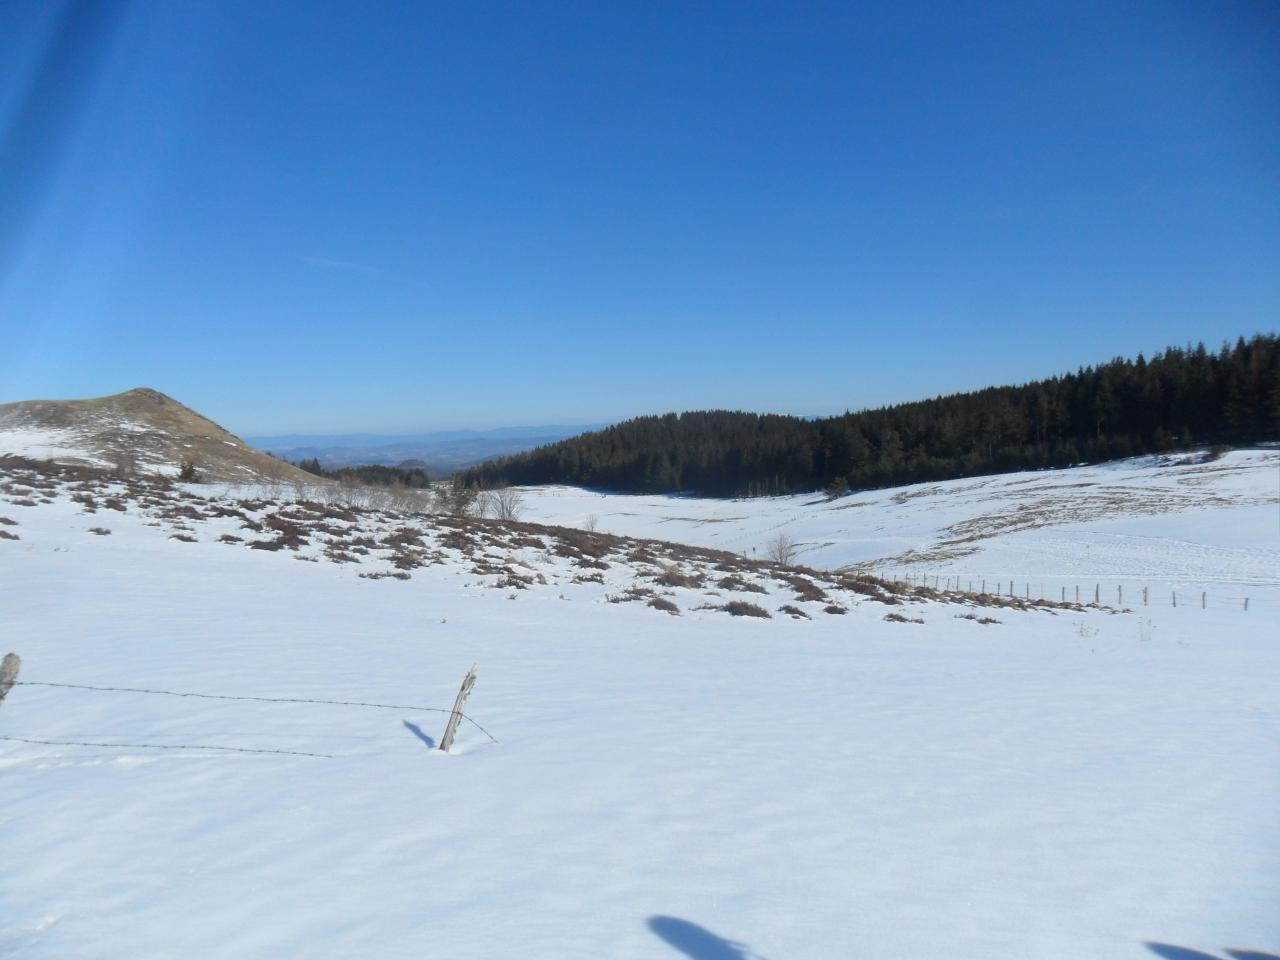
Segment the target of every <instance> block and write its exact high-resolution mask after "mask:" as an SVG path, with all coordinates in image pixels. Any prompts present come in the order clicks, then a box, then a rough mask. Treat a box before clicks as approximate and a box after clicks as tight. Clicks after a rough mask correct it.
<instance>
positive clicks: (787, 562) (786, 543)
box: [764, 532, 800, 567]
mask: <svg viewBox="0 0 1280 960" xmlns="http://www.w3.org/2000/svg"><path fill="white" fill-rule="evenodd" d="M764 549H765V556H766V557H768V558H769V559H770V560H772V561H773V562H774V563H776V564H779V565H780V566H784V567H789V566H791V565H792V564H793V563H795V560H796V554H797V553H798V552H799V550H800V542H799V541H798V540H796V538H795V537H793V536H791V534H789V533H786V532H783V533H780V534H778V535H777V536H776V537H774V538H773V539H772V540H770V541H769V542H768V543H766V544H765V547H764Z"/></svg>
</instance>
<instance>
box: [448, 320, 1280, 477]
mask: <svg viewBox="0 0 1280 960" xmlns="http://www.w3.org/2000/svg"><path fill="white" fill-rule="evenodd" d="M1276 439H1280V338H1277V336H1276V335H1274V334H1267V335H1258V336H1254V337H1253V338H1251V339H1248V340H1246V339H1244V338H1240V339H1238V340H1237V341H1236V342H1235V343H1234V344H1224V345H1223V347H1222V348H1221V349H1220V350H1219V351H1217V352H1211V351H1209V350H1206V349H1205V346H1204V344H1203V343H1200V344H1198V345H1196V346H1194V347H1191V346H1187V347H1185V348H1180V347H1170V348H1169V349H1167V350H1164V351H1163V352H1161V353H1158V354H1156V355H1154V356H1153V357H1152V358H1151V359H1150V360H1148V359H1146V358H1145V357H1143V356H1142V355H1141V354H1139V355H1138V357H1137V358H1136V359H1132V360H1129V359H1124V358H1121V357H1117V358H1116V359H1114V360H1112V361H1110V362H1108V363H1103V364H1099V365H1098V366H1092V367H1082V368H1080V369H1079V370H1077V371H1076V372H1075V373H1067V374H1063V375H1061V376H1056V377H1052V378H1050V379H1047V380H1038V381H1034V382H1031V383H1026V384H1022V385H1020V386H1004V387H988V388H986V389H983V390H976V391H972V392H969V393H958V394H953V395H950V396H943V397H935V398H933V399H930V400H920V401H916V402H913V403H902V404H896V405H894V406H887V407H881V408H879V409H874V410H864V411H860V412H856V413H844V414H842V415H839V416H834V417H826V418H820V419H804V418H800V417H791V416H781V415H777V414H755V413H742V412H738V411H730V410H706V411H696V412H691V413H681V414H675V413H668V414H666V415H664V416H645V417H636V418H635V419H633V420H628V421H626V422H624V423H620V424H617V425H615V426H612V427H608V428H606V429H604V430H598V431H594V432H592V433H587V434H583V435H581V436H578V437H572V438H570V439H567V440H561V441H558V442H556V443H551V444H547V445H545V446H542V447H539V448H537V449H535V450H530V451H527V452H525V453H520V454H515V455H513V456H509V457H503V458H501V459H497V460H493V461H490V462H488V463H484V464H481V465H479V466H477V467H473V468H471V469H469V470H467V471H465V472H464V473H463V474H462V475H461V476H462V479H463V480H464V482H466V483H467V484H468V485H471V486H478V487H497V486H501V485H503V484H505V483H513V484H521V485H524V484H529V485H533V484H548V483H565V484H573V485H577V486H585V487H596V488H600V489H606V490H614V491H619V492H633V493H675V492H684V493H696V494H702V495H707V496H734V497H737V496H760V495H775V494H787V493H803V492H807V491H812V490H818V489H826V490H828V491H829V492H831V493H833V494H838V493H840V492H843V491H844V490H848V489H865V488H871V487H878V486H895V485H898V484H905V483H917V482H921V481H932V480H945V479H951V478H955V477H966V476H973V475H977V474H986V473H1001V472H1007V471H1011V470H1025V469H1036V468H1043V467H1065V466H1069V465H1072V464H1077V463H1097V462H1101V461H1105V460H1114V459H1119V458H1122V457H1129V456H1135V455H1139V454H1145V453H1158V452H1164V451H1170V450H1175V449H1185V448H1188V447H1192V446H1197V445H1204V444H1249V443H1257V442H1260V441H1267V440H1276Z"/></svg>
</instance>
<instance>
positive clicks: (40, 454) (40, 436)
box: [0, 425, 110, 467]
mask: <svg viewBox="0 0 1280 960" xmlns="http://www.w3.org/2000/svg"><path fill="white" fill-rule="evenodd" d="M82 443H83V441H82V440H81V438H80V436H79V435H78V434H77V433H76V432H75V431H72V430H63V429H58V428H57V427H29V426H17V425H12V426H4V427H0V457H26V458H28V459H31V460H77V461H80V462H84V463H89V464H93V465H96V466H103V467H105V466H110V464H108V463H107V462H106V461H105V460H102V459H100V458H98V457H95V456H94V455H93V454H91V453H90V452H89V451H88V450H86V449H85V448H84V447H83V445H82Z"/></svg>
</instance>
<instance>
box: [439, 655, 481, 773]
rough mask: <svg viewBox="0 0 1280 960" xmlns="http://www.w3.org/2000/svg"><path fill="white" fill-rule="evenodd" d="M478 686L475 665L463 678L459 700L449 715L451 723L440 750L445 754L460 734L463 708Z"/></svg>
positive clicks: (446, 729)
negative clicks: (454, 738)
mask: <svg viewBox="0 0 1280 960" xmlns="http://www.w3.org/2000/svg"><path fill="white" fill-rule="evenodd" d="M475 685H476V665H475V664H474V663H473V664H472V665H471V669H470V670H468V671H467V675H466V676H465V677H463V678H462V686H461V688H459V690H458V699H457V700H455V701H453V712H452V713H450V714H449V722H448V724H447V725H446V726H445V728H444V736H443V737H441V738H440V749H441V750H443V751H444V752H445V753H448V752H449V748H450V747H452V746H453V736H454V734H455V733H457V732H458V724H459V723H460V722H461V721H462V707H463V705H464V704H465V703H466V702H467V697H468V696H470V694H471V688H472V687H474V686H475Z"/></svg>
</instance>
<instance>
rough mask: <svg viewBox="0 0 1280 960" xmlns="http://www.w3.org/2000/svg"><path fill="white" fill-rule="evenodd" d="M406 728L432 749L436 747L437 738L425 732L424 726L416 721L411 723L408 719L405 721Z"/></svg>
mask: <svg viewBox="0 0 1280 960" xmlns="http://www.w3.org/2000/svg"><path fill="white" fill-rule="evenodd" d="M404 728H405V729H406V730H408V731H409V732H410V733H412V734H413V735H414V736H415V737H417V738H418V739H419V740H421V741H422V742H423V743H425V744H426V745H427V746H428V747H430V748H431V749H432V750H434V749H435V748H436V742H435V740H434V739H432V737H431V735H430V734H426V733H423V732H422V728H421V727H420V726H418V725H417V724H416V723H410V722H409V721H408V720H406V721H405V722H404Z"/></svg>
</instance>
